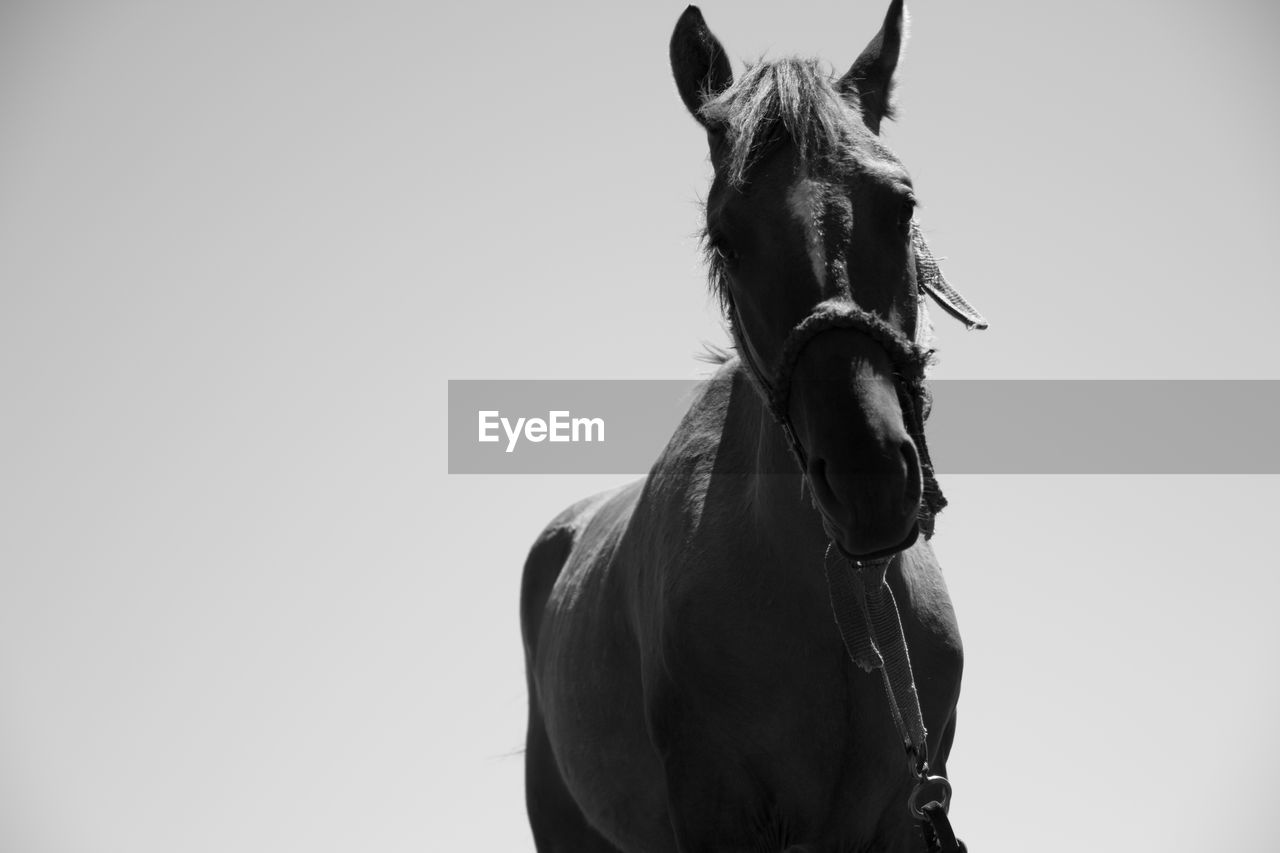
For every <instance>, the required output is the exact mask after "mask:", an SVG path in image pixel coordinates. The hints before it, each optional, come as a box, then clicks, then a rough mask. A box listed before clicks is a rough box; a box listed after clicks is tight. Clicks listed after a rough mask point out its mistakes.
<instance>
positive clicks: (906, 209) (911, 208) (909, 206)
mask: <svg viewBox="0 0 1280 853" xmlns="http://www.w3.org/2000/svg"><path fill="white" fill-rule="evenodd" d="M915 214H916V200H915V199H914V198H906V199H903V200H902V205H901V207H899V208H898V228H900V229H901V230H903V231H906V230H907V229H909V228H910V227H911V218H912V217H913V216H915Z"/></svg>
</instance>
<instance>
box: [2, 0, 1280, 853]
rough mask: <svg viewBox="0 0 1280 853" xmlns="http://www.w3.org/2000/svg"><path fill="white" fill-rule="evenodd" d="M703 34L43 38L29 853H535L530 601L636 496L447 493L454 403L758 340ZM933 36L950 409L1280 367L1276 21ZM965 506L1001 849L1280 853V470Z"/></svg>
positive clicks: (1223, 2) (11, 498)
mask: <svg viewBox="0 0 1280 853" xmlns="http://www.w3.org/2000/svg"><path fill="white" fill-rule="evenodd" d="M703 8H704V12H705V13H706V15H707V18H708V20H709V22H710V24H711V26H712V28H713V29H714V30H715V31H716V32H717V34H718V35H719V36H720V37H721V39H722V41H723V42H724V44H725V45H726V47H727V49H728V51H729V53H730V54H731V55H732V56H733V57H735V58H737V59H748V58H755V57H758V56H760V55H762V54H766V53H768V54H770V55H774V56H780V55H784V54H790V53H797V54H804V55H816V56H820V57H823V58H825V59H827V60H829V61H831V62H832V63H833V65H834V66H836V67H839V68H840V69H843V68H844V67H845V66H846V65H847V64H848V63H850V62H852V60H853V58H854V57H855V56H856V55H857V53H858V52H859V50H860V49H861V48H862V46H863V45H864V44H865V43H866V41H867V40H868V39H869V38H870V37H871V36H872V34H873V33H874V32H875V30H876V28H877V27H878V25H879V22H880V20H881V18H882V16H883V12H884V6H883V4H881V3H879V2H861V0H860V2H845V3H833V2H789V3H786V4H785V5H784V4H781V3H777V4H771V3H764V2H744V3H727V2H714V1H713V2H707V3H706V4H704V7H703ZM681 9H682V5H681V4H679V3H674V2H673V3H669V4H667V3H656V2H647V3H631V4H627V5H625V6H624V5H621V4H614V3H587V2H580V3H567V2H565V3H515V2H506V3H496V4H495V3H474V4H463V3H428V2H413V3H409V2H404V3H395V2H385V0H373V2H360V3H355V2H343V3H338V2H301V0H296V1H295V2H287V1H286V0H257V1H256V2H243V0H232V1H231V2H218V3H212V2H206V3H199V4H197V3H190V2H141V0H121V1H120V2H105V3H89V2H80V3H75V2H60V0H52V2H49V0H41V2H26V0H7V2H5V3H4V5H3V6H0V406H2V408H0V518H2V519H3V522H2V523H0V851H3V853H116V851H119V853H173V851H184V853H187V851H190V853H205V851H210V853H212V851H218V853H222V851H254V853H257V852H258V851H262V853H266V852H267V851H282V850H300V851H301V850H305V851H309V852H310V853H321V851H325V852H326V853H327V851H352V850H361V851H411V850H412V851H421V850H459V849H466V850H477V851H490V850H493V851H499V850H501V851H507V850H511V851H524V850H531V849H532V844H531V843H530V841H529V837H528V831H527V828H526V824H525V818H524V806H523V791H522V772H523V771H522V766H523V765H522V757H521V754H520V751H519V750H520V749H521V747H522V743H523V736H524V702H525V697H524V679H523V665H522V661H521V651H520V640H519V634H518V628H517V609H516V606H517V597H518V590H519V577H520V567H521V563H522V561H523V558H524V554H525V551H526V549H527V547H528V544H529V543H530V542H531V540H532V539H533V537H534V536H535V535H536V534H537V532H538V530H539V529H540V528H541V526H542V525H543V524H544V523H545V522H546V521H547V520H548V519H549V518H550V517H551V516H552V515H553V514H555V513H556V512H557V511H558V510H559V509H560V508H561V507H562V506H563V505H565V504H567V503H568V502H570V501H571V500H573V499H574V498H576V497H578V496H581V495H583V494H586V493H588V492H590V491H594V490H597V489H599V488H602V487H604V486H607V485H612V484H613V483H615V482H618V481H619V479H621V478H608V477H567V476H566V477H481V476H470V477H468V476H453V477H450V476H449V475H447V473H446V446H445V433H444V426H445V411H444V407H445V401H446V380H447V379H449V378H471V379H474V378H530V379H531V378H686V377H692V376H697V375H700V374H701V373H702V372H703V371H705V370H706V367H705V365H700V364H698V363H697V362H695V361H694V359H693V358H692V355H693V353H694V352H696V351H697V350H698V349H699V348H700V345H701V342H702V341H703V340H708V341H713V342H719V343H723V342H724V341H725V335H724V332H723V330H722V328H721V324H720V321H719V318H718V317H717V316H716V311H715V308H714V306H713V304H712V303H711V301H710V300H709V299H708V298H707V296H706V294H705V289H704V285H703V275H702V270H701V267H700V263H699V257H698V253H697V246H696V240H695V238H694V235H695V233H696V231H697V228H698V224H699V222H698V206H697V199H698V197H699V194H700V193H701V192H702V191H703V190H704V189H705V186H706V181H707V176H708V167H707V164H706V158H705V150H704V142H703V137H702V134H701V132H700V131H699V130H698V129H697V127H696V126H695V124H694V123H693V121H692V120H691V119H690V118H689V117H688V116H687V114H686V113H685V111H684V108H683V106H682V105H681V103H680V101H679V98H678V97H677V95H676V92H675V89H674V86H673V84H672V82H671V80H670V73H669V69H668V66H667V39H668V36H669V34H670V29H671V27H672V25H673V24H674V22H675V20H676V18H677V16H678V15H679V13H680V11H681ZM912 12H913V19H914V20H913V29H912V39H911V41H910V43H909V45H908V48H907V55H906V58H905V60H904V64H903V66H902V69H901V78H900V79H901V87H900V101H901V104H902V110H901V119H900V121H899V122H898V123H897V124H893V125H889V126H888V129H887V131H886V138H887V139H888V141H889V143H890V144H891V145H892V146H893V147H894V148H895V150H896V151H897V153H898V154H899V155H900V157H901V158H902V159H903V161H904V162H905V163H906V164H907V166H908V168H909V169H910V170H911V171H912V174H913V177H914V179H915V182H916V185H917V187H918V190H919V194H920V197H921V200H922V202H923V205H924V207H923V210H922V213H921V217H922V221H923V222H924V224H925V227H926V233H927V234H928V235H929V238H930V241H931V244H932V246H933V249H934V251H935V252H936V253H937V254H938V255H940V256H942V257H944V258H945V262H944V268H945V270H946V272H947V274H948V276H949V277H950V279H951V280H952V282H953V283H954V284H955V285H957V286H958V287H959V288H960V289H961V290H962V291H963V292H964V293H965V294H966V296H968V297H969V298H970V300H971V301H972V302H973V303H974V304H975V305H977V306H978V307H979V308H980V309H981V310H982V311H983V312H984V313H985V314H986V315H987V316H988V318H989V319H990V320H991V321H992V328H991V330H990V331H989V332H985V333H982V334H977V333H965V332H963V330H962V329H961V328H960V327H959V326H958V325H956V324H952V323H951V322H950V321H948V320H946V319H945V318H942V317H937V318H936V320H937V325H938V333H939V345H940V347H941V350H942V356H943V360H942V363H941V365H940V367H939V369H938V370H937V372H936V375H937V376H941V377H948V378H1046V379H1049V378H1203V379H1211V378H1272V379H1274V378H1280V356H1277V354H1276V349H1275V345H1274V337H1275V330H1276V316H1277V309H1278V308H1280V287H1278V286H1277V285H1278V284H1280V282H1278V281H1277V274H1276V272H1275V260H1274V246H1275V244H1276V240H1275V235H1276V233H1277V230H1278V229H1280V164H1278V161H1277V157H1276V152H1277V151H1280V124H1278V120H1280V108H1278V107H1277V99H1276V91H1277V89H1278V87H1277V83H1280V74H1278V72H1280V68H1278V66H1277V62H1278V61H1280V60H1277V58H1276V51H1275V45H1276V43H1277V39H1278V37H1280V9H1278V8H1277V6H1276V5H1275V4H1274V3H1272V2H1263V0H1255V2H1244V0H1230V1H1229V2H1228V0H1219V2H1186V1H1185V0H1184V1H1183V2H1175V0H1164V2H1155V0H1135V2H1124V3H1116V2H1104V0H1078V2H1059V3H1053V4H1048V3H1028V2H1025V0H987V1H985V2H967V3H956V2H940V0H918V2H916V3H914V4H913V6H912ZM1106 416H1107V414H1106V413H1105V412H1099V413H1098V417H1100V418H1105V417H1106ZM1220 416H1221V420H1222V436H1223V438H1222V440H1223V441H1230V440H1231V429H1232V412H1228V411H1224V412H1221V413H1220ZM1009 428H1010V429H1016V428H1017V425H1016V424H1010V427H1009ZM1115 428H1116V429H1117V430H1124V429H1125V425H1124V424H1123V423H1117V424H1115ZM943 485H944V487H945V488H946V489H947V492H948V495H949V497H950V499H951V501H952V505H951V507H950V508H949V509H948V510H947V512H946V513H945V514H944V515H943V516H942V518H941V520H940V524H939V532H938V536H937V538H936V539H935V544H936V547H937V550H938V553H939V555H940V556H941V559H942V561H943V566H944V569H945V570H946V572H947V576H948V581H949V583H950V585H951V590H952V594H953V597H954V599H955V602H956V607H957V610H958V612H959V616H960V621H961V628H962V631H963V633H964V636H965V641H966V651H967V665H966V674H965V679H966V680H965V688H964V692H963V696H962V700H961V706H960V711H959V715H960V716H959V720H960V726H959V732H958V737H957V741H956V746H955V750H954V753H953V759H952V762H951V776H952V780H953V782H954V783H955V785H956V801H955V806H954V809H953V812H952V815H953V819H954V821H955V823H956V825H957V827H958V829H959V830H960V832H961V834H962V836H963V837H965V838H966V839H967V840H968V842H969V844H970V846H971V849H974V850H975V851H989V853H994V851H1009V850H1024V849H1031V848H1034V849H1036V850H1040V851H1068V850H1073V851H1074V850H1081V849H1088V850H1114V851H1128V850H1161V851H1199V850H1205V849H1215V850H1244V849H1250V850H1262V849H1274V845H1275V827H1274V801H1275V792H1274V779H1273V778H1272V773H1271V769H1272V767H1273V765H1274V763H1275V761H1276V759H1277V757H1280V734H1278V733H1277V729H1276V726H1275V721H1276V720H1277V719H1280V674H1278V673H1277V666H1276V662H1275V661H1276V654H1277V652H1278V651H1280V620H1277V618H1276V606H1277V602H1278V601H1280V573H1278V572H1277V571H1276V560H1275V557H1274V554H1273V551H1272V537H1271V535H1270V533H1271V529H1272V527H1273V526H1274V524H1275V518H1276V513H1275V511H1276V509H1277V503H1278V502H1277V498H1276V492H1275V489H1276V487H1277V478H1274V477H1212V476H1203V477H1118V476H1112V477H1029V476H1022V477H1017V476H1013V477H990V476H986V477H984V476H966V477H950V478H947V479H946V481H945V482H944V483H943Z"/></svg>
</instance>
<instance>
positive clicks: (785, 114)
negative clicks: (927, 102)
mask: <svg viewBox="0 0 1280 853" xmlns="http://www.w3.org/2000/svg"><path fill="white" fill-rule="evenodd" d="M698 113H699V115H700V116H701V117H702V119H703V120H704V121H706V122H707V124H708V126H710V127H713V128H716V129H717V130H721V129H723V131H724V133H725V134H726V142H727V143H728V145H729V151H728V157H727V165H728V170H727V174H726V177H727V179H728V180H729V182H730V184H732V185H733V186H741V185H743V184H745V183H746V180H747V172H748V171H749V170H750V168H751V166H752V165H753V164H754V163H755V162H757V161H758V160H759V159H760V156H761V155H763V154H764V153H765V152H766V151H768V150H769V149H770V148H771V147H773V145H775V144H776V143H777V142H779V141H780V140H781V139H782V138H783V132H785V135H786V137H787V138H789V139H790V140H791V141H792V142H793V143H794V144H795V146H796V149H797V150H798V152H799V155H800V162H801V165H805V164H807V163H808V162H809V161H811V160H812V159H814V158H816V157H825V156H829V155H830V154H831V153H833V152H836V151H838V150H839V149H840V148H842V147H844V146H845V145H847V144H848V142H849V138H848V130H849V128H850V127H852V126H853V125H854V123H857V122H860V121H861V116H860V114H859V112H858V107H857V105H856V103H855V102H853V101H851V100H848V99H846V98H845V97H843V96H842V95H841V94H840V93H839V92H838V91H836V88H835V86H834V85H833V83H832V79H831V75H830V74H828V73H827V72H826V71H825V70H824V69H822V68H821V67H819V63H818V61H817V60H813V59H798V58H796V57H788V58H786V59H779V60H777V61H776V62H758V63H756V64H755V65H749V66H748V67H747V69H746V71H745V72H743V75H742V77H740V78H739V79H738V80H737V81H736V82H734V83H733V85H731V86H729V87H728V88H727V89H725V90H724V91H723V92H721V93H720V94H718V95H716V96H715V97H713V98H710V99H708V100H707V102H706V103H704V104H703V105H702V108H701V109H700V110H699V111H698Z"/></svg>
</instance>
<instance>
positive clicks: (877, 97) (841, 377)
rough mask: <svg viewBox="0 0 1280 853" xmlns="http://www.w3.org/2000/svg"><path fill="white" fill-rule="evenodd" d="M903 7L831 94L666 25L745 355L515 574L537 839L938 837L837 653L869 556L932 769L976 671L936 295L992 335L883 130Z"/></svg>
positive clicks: (707, 843)
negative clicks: (847, 594)
mask: <svg viewBox="0 0 1280 853" xmlns="http://www.w3.org/2000/svg"><path fill="white" fill-rule="evenodd" d="M903 15H904V12H903V8H902V3H901V2H893V3H892V4H891V5H890V8H889V12H888V15H887V16H886V18H885V22H884V26H883V27H882V29H881V31H880V32H879V33H878V34H877V35H876V37H875V38H874V39H872V41H871V43H870V44H869V45H868V47H867V48H866V49H865V50H864V51H863V53H862V54H861V55H860V56H859V57H858V59H857V60H856V61H855V62H854V64H853V66H852V67H851V68H850V69H849V70H848V72H847V73H845V74H844V75H843V76H841V77H839V78H838V79H833V78H831V77H828V76H827V75H826V74H825V73H824V72H823V71H822V70H820V68H819V67H818V65H817V64H816V63H814V62H811V61H801V60H796V59H784V60H781V61H777V62H762V63H759V64H757V65H754V66H752V67H750V68H748V69H747V70H746V71H745V72H744V74H743V76H742V77H741V78H740V79H738V80H736V81H735V80H734V78H733V74H732V71H731V69H730V65H729V62H728V60H727V58H726V55H725V52H724V50H723V49H722V47H721V45H720V43H719V41H718V40H717V39H716V38H715V36H714V35H712V33H711V32H710V30H709V29H708V28H707V26H706V23H705V22H704V20H703V17H702V15H701V13H700V12H699V11H698V10H697V9H696V8H695V7H692V6H691V7H689V8H688V9H687V10H686V11H685V12H684V14H683V15H682V16H681V17H680V20H679V22H678V23H677V25H676V28H675V32H674V34H673V35H672V39H671V47H670V50H671V64H672V70H673V72H674V74H675V80H676V85H677V88H678V89H679V93H680V96H681V98H682V99H683V100H684V103H685V105H686V106H687V107H688V109H689V111H690V112H691V113H692V114H693V116H694V117H695V118H696V119H697V120H698V122H699V123H700V124H701V125H702V126H703V127H704V128H705V130H706V133H707V139H708V141H709V146H710V153H711V161H712V164H713V166H714V173H715V176H714V179H713V182H712V185H711V189H710V192H709V194H708V197H707V205H706V235H705V243H706V247H707V253H708V260H709V267H710V273H711V276H710V277H711V282H712V286H713V289H714V290H715V292H716V294H717V296H718V297H719V299H720V301H721V304H722V305H723V307H724V310H725V312H726V315H727V317H728V320H729V323H730V328H731V331H732V334H733V337H734V343H735V350H736V356H735V357H731V358H726V359H725V362H724V363H723V364H722V365H721V366H720V368H719V370H718V372H717V374H716V376H715V377H714V379H712V380H711V381H709V382H708V383H706V384H705V386H704V387H703V390H702V391H701V392H700V394H699V396H698V397H697V399H696V400H695V401H694V402H693V404H692V406H691V407H690V409H689V411H688V413H687V414H686V415H685V417H684V419H683V420H682V422H681V424H680V426H679V428H678V429H677V430H676V432H675V435H673V436H672V438H671V440H670V442H669V444H668V445H667V447H666V449H665V450H664V452H663V453H662V455H661V457H660V458H659V459H658V460H657V462H656V463H655V464H654V466H653V468H652V470H651V471H650V472H649V474H648V476H647V477H645V478H644V479H643V480H641V481H639V482H636V483H632V484H630V485H627V486H624V487H622V488H620V489H617V490H615V491H612V492H608V493H605V494H600V495H596V496H594V497H591V498H587V499H586V500H583V501H581V502H579V503H577V504H575V505H574V506H572V507H570V508H569V509H567V510H565V511H564V512H563V513H561V514H560V515H559V516H557V517H556V518H555V520H554V521H552V522H551V524H550V525H549V526H548V527H547V528H546V530H545V531H543V533H542V535H541V536H540V537H539V538H538V540H537V542H536V543H535V544H534V546H533V549H532V551H531V553H530V554H529V558H528V561H527V562H526V564H525V571H524V583H523V589H522V596H521V619H522V627H523V635H524V646H525V656H526V664H527V672H528V689H529V728H528V740H527V750H526V796H527V806H528V812H529V821H530V824H531V827H532V830H533V836H534V839H535V841H536V844H537V848H538V850H539V851H544V853H545V851H565V853H589V851H614V850H620V851H625V853H639V851H645V853H659V851H682V853H690V851H704V850H705V851H709V850H724V851H739V850H742V851H748V850H749V851H782V850H804V851H853V850H872V849H874V850H891V851H909V850H924V849H926V847H925V837H924V835H923V834H922V830H921V829H920V827H919V825H918V823H917V820H916V819H915V818H913V816H912V814H911V810H910V809H909V808H908V805H907V802H908V799H909V798H910V797H911V796H912V791H913V785H914V784H915V782H916V779H915V778H914V777H913V776H912V774H911V773H910V772H908V766H907V762H906V761H904V756H903V749H904V740H903V736H902V733H901V731H900V730H899V728H898V727H897V726H896V725H895V721H894V719H893V715H891V714H890V712H889V710H888V706H887V703H886V687H885V684H884V683H882V680H881V678H880V677H879V676H878V675H876V674H875V673H874V672H872V671H869V667H863V666H859V665H857V664H856V663H855V662H854V661H853V660H851V659H850V654H848V653H847V652H846V645H845V643H844V642H842V638H841V632H840V630H837V627H836V624H835V621H834V620H833V618H832V601H833V594H834V593H833V590H834V587H832V588H831V589H829V588H828V581H827V574H828V572H829V571H831V568H830V567H831V560H832V559H833V556H834V558H835V559H836V560H841V559H847V560H848V561H850V563H851V564H852V565H862V564H863V563H864V561H868V562H867V564H874V565H880V566H882V567H883V568H882V577H883V579H884V581H885V582H887V584H888V589H890V590H891V591H892V598H893V599H896V602H897V607H898V610H899V613H900V617H901V635H902V636H903V637H905V642H906V646H907V647H909V649H910V664H911V668H912V671H913V672H914V687H913V688H912V694H913V696H916V695H918V703H917V704H918V707H919V709H920V712H921V713H920V717H921V718H922V722H923V728H922V729H921V734H922V738H921V744H920V748H919V752H920V753H921V754H920V755H919V756H918V760H919V761H920V763H921V765H922V766H923V764H924V762H925V761H926V760H927V764H928V767H930V768H931V772H934V773H942V772H943V771H945V765H946V759H947V755H948V753H949V751H950V748H951V741H952V737H953V734H954V731H955V708H956V701H957V698H958V696H959V691H960V672H961V665H962V653H961V644H960V635H959V631H958V629H957V627H956V619H955V614H954V612H953V610H952V606H951V602H950V599H949V598H948V595H947V589H946V584H945V583H944V581H943V577H942V574H941V572H940V570H939V568H938V564H937V561H936V560H935V558H934V554H933V551H932V549H931V548H930V545H929V542H928V538H929V536H930V535H931V533H932V528H933V516H934V514H935V513H936V512H937V511H938V510H940V509H941V507H942V504H943V501H942V497H941V493H940V492H939V491H938V489H937V484H936V481H935V480H934V478H933V471H932V465H931V463H930V462H929V459H928V453H927V449H926V447H925V445H924V432H923V423H924V417H925V415H926V413H927V401H926V397H925V392H924V386H923V371H924V366H925V364H926V362H927V361H928V356H929V350H928V349H927V346H926V341H927V334H926V332H927V328H928V321H927V318H926V316H925V309H924V299H923V295H924V294H925V293H926V292H927V293H929V294H930V295H932V296H933V297H934V298H935V299H937V300H938V301H939V302H940V303H942V304H943V306H944V307H945V308H946V309H947V310H948V311H949V312H951V313H953V314H955V315H956V316H958V317H960V318H961V319H964V320H965V321H966V322H968V323H969V324H970V325H978V326H981V325H984V324H983V323H982V321H981V318H980V317H978V315H977V314H976V312H973V311H972V309H971V308H970V307H969V306H968V305H967V303H965V302H964V300H963V299H961V298H960V297H959V296H958V295H956V294H955V293H954V291H951V290H950V288H949V287H947V285H946V283H945V281H944V280H942V279H941V276H940V275H938V274H937V271H936V265H935V264H934V263H933V259H932V257H931V256H930V255H929V254H928V249H927V247H926V246H925V245H924V242H923V239H922V238H921V236H920V231H919V229H918V228H917V227H916V225H915V223H914V215H913V214H914V208H915V190H914V188H913V186H912V183H911V179H910V177H909V176H908V174H907V171H906V169H905V168H904V167H903V166H902V164H901V163H900V162H899V161H898V159H897V158H896V157H895V156H894V155H893V154H892V152H890V150H889V149H888V147H886V145H885V144H884V142H883V141H882V140H881V139H880V137H879V130H880V125H881V122H882V121H883V120H884V119H885V118H888V117H889V116H890V115H891V101H890V92H891V89H892V86H893V76H894V71H895V69H896V66H897V62H898V54H899V50H900V47H901V44H902V39H903ZM922 532H923V534H924V535H920V534H921V533H922ZM877 560H878V561H879V562H878V563H876V562H875V561H877ZM841 628H842V629H843V628H844V625H841ZM849 651H850V652H852V651H853V649H852V646H851V647H850V648H849ZM913 701H914V700H913ZM926 730H927V735H925V734H924V732H925V731H926ZM908 746H909V744H908ZM926 752H927V755H925V754H924V753H926ZM917 817H918V815H917Z"/></svg>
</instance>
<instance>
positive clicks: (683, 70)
mask: <svg viewBox="0 0 1280 853" xmlns="http://www.w3.org/2000/svg"><path fill="white" fill-rule="evenodd" d="M671 73H672V74H674V75H675V78H676V88H677V89H679V90H680V98H681V99H682V100H683V101H684V105H685V106H686V107H688V108H689V112H691V113H693V117H694V118H696V119H697V120H698V121H699V122H701V123H702V124H703V125H704V126H705V125H706V121H704V120H703V118H702V116H701V115H700V114H699V110H701V109H702V105H703V104H705V103H706V102H707V100H708V99H710V98H713V97H715V96H716V95H718V94H720V93H721V92H723V91H724V90H725V89H727V88H729V86H731V85H732V84H733V69H732V68H730V67H729V57H727V56H726V55H725V52H724V48H723V47H721V46H720V42H719V40H718V39H716V37H715V36H714V35H712V34H711V30H709V29H707V22H706V21H705V20H703V18H702V12H700V11H699V10H698V7H697V6H690V7H689V8H687V9H685V10H684V14H683V15H681V16H680V20H678V21H676V28H675V31H674V32H673V33H671Z"/></svg>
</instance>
